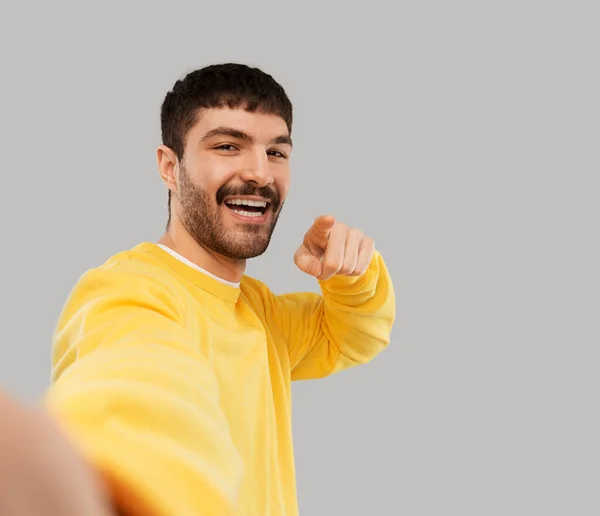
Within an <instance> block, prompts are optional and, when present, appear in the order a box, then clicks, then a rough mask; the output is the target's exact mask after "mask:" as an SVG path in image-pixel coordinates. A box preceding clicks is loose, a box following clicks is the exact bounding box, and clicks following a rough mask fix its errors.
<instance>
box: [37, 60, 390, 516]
mask: <svg viewBox="0 0 600 516" xmlns="http://www.w3.org/2000/svg"><path fill="white" fill-rule="evenodd" d="M161 123H162V135H163V145H161V146H160V147H159V148H158V151H157V161H158V168H159V171H160V175H161V177H162V180H163V181H164V183H165V185H166V187H167V188H168V191H169V222H168V225H167V230H166V232H165V234H164V235H163V236H162V237H161V238H160V239H159V240H158V242H157V243H150V242H143V243H141V244H139V245H137V246H136V247H134V248H133V249H131V250H128V251H124V252H122V253H119V254H117V255H116V256H113V257H111V258H110V259H109V260H108V261H106V262H105V263H104V264H103V265H102V266H99V267H97V268H94V269H92V270H90V271H88V272H86V273H85V274H84V275H83V276H82V277H81V278H80V280H79V282H78V283H77V285H76V286H75V288H74V289H73V291H72V293H71V295H70V296H69V299H68V300H67V303H66V305H65V307H64V310H63V312H62V314H61V317H60V319H59V321H58V325H57V329H56V335H55V341H54V347H53V377H52V378H53V385H52V387H51V388H50V389H49V391H48V393H47V396H46V397H45V406H46V408H47V410H48V411H49V413H50V414H51V415H52V416H53V420H55V421H56V422H57V424H58V426H59V427H60V428H61V429H62V431H63V432H64V433H65V435H66V436H68V438H69V440H70V441H69V442H72V443H73V446H74V448H75V449H76V450H77V453H78V454H80V456H81V457H82V459H84V461H83V462H84V463H85V464H89V465H90V466H91V468H90V470H91V471H92V473H90V475H91V476H92V480H90V481H89V482H88V483H87V484H86V485H88V486H89V485H96V484H94V482H95V480H94V475H96V476H97V477H98V478H99V479H101V480H102V484H99V483H98V484H97V485H98V486H100V487H102V488H105V489H106V492H107V496H108V499H109V500H110V501H111V504H112V507H113V509H111V510H113V511H114V513H115V514H127V515H138V514H139V515H144V516H147V515H150V516H153V515H155V516H188V515H189V516H191V515H204V514H207V515H244V516H246V515H248V516H249V515H256V516H258V515H260V516H271V515H272V516H274V515H278V516H293V515H297V514H298V512H297V511H298V509H297V500H296V484H295V474H294V457H293V450H292V425H291V417H290V416H291V381H293V380H303V379H316V378H323V377H325V376H328V375H331V374H333V373H335V372H337V371H340V370H343V369H346V368H348V367H351V366H354V365H357V364H364V363H367V362H368V361H370V360H371V359H372V358H373V357H375V356H376V355H377V354H378V353H379V352H380V351H381V350H382V349H384V348H385V347H386V345H387V344H388V342H389V338H390V331H391V328H392V324H393V321H394V317H395V301H394V291H393V286H392V282H391V280H390V277H389V274H388V271H387V269H386V267H385V264H384V262H383V259H382V257H381V255H380V254H379V253H378V251H376V250H375V248H374V244H373V241H372V240H371V239H370V238H368V237H366V236H365V235H363V233H362V232H361V231H359V230H357V229H352V228H348V227H347V226H345V225H344V224H342V223H340V222H338V221H336V220H335V218H334V217H332V216H319V217H317V218H316V219H315V221H314V224H313V225H312V226H311V227H310V228H309V229H308V230H307V232H306V234H305V235H304V238H303V240H302V239H301V240H300V241H299V247H298V250H297V252H296V254H295V257H294V259H295V263H296V265H297V266H298V268H299V269H300V270H301V271H303V272H305V273H307V274H310V275H311V276H314V277H315V278H316V280H317V281H318V282H319V284H320V288H321V294H320V295H318V294H316V293H293V294H286V295H275V294H273V293H272V292H271V291H270V290H269V289H268V288H267V287H266V286H265V285H264V284H263V283H261V282H260V281H258V280H256V279H253V278H250V277H248V276H246V275H245V274H244V271H245V266H246V260H247V259H249V258H253V257H256V256H259V255H261V254H263V253H264V252H265V250H266V249H267V247H268V245H269V241H270V238H271V234H272V232H273V229H274V227H275V225H276V222H277V219H278V217H279V215H280V213H281V210H282V207H283V205H284V202H285V199H286V196H287V193H288V189H289V187H290V155H291V152H292V140H291V129H292V106H291V103H290V101H289V99H288V97H287V95H286V93H285V91H284V90H283V88H282V87H281V86H280V85H279V84H278V83H277V82H275V80H274V79H273V78H272V77H271V76H270V75H267V74H265V73H263V72H262V71H260V70H258V69H256V68H250V67H247V66H244V65H237V64H224V65H213V66H208V67H206V68H204V69H201V70H197V71H195V72H192V73H190V74H189V75H187V76H186V77H185V78H184V79H183V80H181V81H178V82H177V83H176V84H175V86H174V88H173V90H172V91H171V92H169V93H168V95H167V96H166V98H165V100H164V103H163V106H162V110H161ZM88 490H89V489H88ZM92 491H93V489H92ZM89 496H92V495H89Z"/></svg>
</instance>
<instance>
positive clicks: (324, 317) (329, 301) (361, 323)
mask: <svg viewBox="0 0 600 516" xmlns="http://www.w3.org/2000/svg"><path fill="white" fill-rule="evenodd" d="M319 284H320V287H321V292H322V295H318V294H316V293H294V294H286V295H282V296H274V300H273V308H274V314H273V318H272V320H279V321H281V322H280V325H281V331H282V334H283V335H284V338H285V339H286V341H287V343H288V351H289V356H290V365H291V368H292V380H306V379H315V378H323V377H325V376H328V375H330V374H333V373H335V372H338V371H341V370H343V369H347V368H349V367H353V366H355V365H358V364H365V363H367V362H369V361H370V360H371V359H373V358H374V357H375V356H376V355H378V354H379V353H380V352H381V351H382V350H383V349H384V348H385V347H386V346H387V345H388V343H389V341H390V332H391V329H392V325H393V323H394V318H395V311H396V309H395V297H394V289H393V285H392V281H391V278H390V275H389V273H388V270H387V268H386V266H385V263H384V261H383V258H382V257H381V255H380V254H379V253H378V252H375V253H374V254H373V257H372V259H371V261H370V262H369V265H368V268H367V270H366V271H365V272H364V273H363V274H362V275H361V276H342V275H334V276H332V277H330V278H329V279H326V280H321V281H319Z"/></svg>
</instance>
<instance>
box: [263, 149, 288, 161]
mask: <svg viewBox="0 0 600 516" xmlns="http://www.w3.org/2000/svg"><path fill="white" fill-rule="evenodd" d="M267 154H268V155H269V156H274V157H275V158H279V159H285V158H287V156H286V155H285V154H284V153H283V152H281V151H278V150H275V149H272V150H270V151H267Z"/></svg>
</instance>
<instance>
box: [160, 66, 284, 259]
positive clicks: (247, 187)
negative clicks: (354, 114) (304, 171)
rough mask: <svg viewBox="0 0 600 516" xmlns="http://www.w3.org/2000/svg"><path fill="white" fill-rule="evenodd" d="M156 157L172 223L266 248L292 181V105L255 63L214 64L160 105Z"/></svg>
mask: <svg viewBox="0 0 600 516" xmlns="http://www.w3.org/2000/svg"><path fill="white" fill-rule="evenodd" d="M161 129H162V140H163V143H162V145H161V146H160V147H159V148H158V151H157V158H158V165H159V170H160V173H161V177H162V179H163V181H164V183H165V184H166V186H167V188H168V189H169V195H168V209H169V220H168V223H167V227H168V228H169V227H170V226H171V225H172V224H174V223H176V224H180V225H182V226H183V227H184V228H185V230H186V231H187V232H188V233H189V234H190V235H191V236H192V237H193V238H194V239H195V240H196V241H197V242H198V243H199V244H200V245H201V246H203V247H204V248H206V249H208V250H210V251H212V252H215V253H218V254H220V255H222V256H224V257H226V258H232V259H239V260H243V259H247V258H252V257H255V256H259V255H260V254H262V253H264V251H265V250H266V249H267V247H268V245H269V242H270V239H271V235H272V233H273V230H274V229H275V225H276V223H277V220H278V217H279V214H280V213H281V209H282V207H283V204H284V202H285V198H286V196H287V192H288V188H289V183H290V164H289V159H290V155H291V151H292V142H291V130H292V105H291V102H290V100H289V99H288V97H287V95H286V93H285V91H284V89H283V88H282V87H281V86H280V85H279V84H278V83H277V82H276V81H275V80H274V79H273V77H271V76H270V75H268V74H266V73H264V72H262V71H261V70H259V69H257V68H250V67H248V66H245V65H241V64H222V65H211V66H207V67H205V68H202V69H200V70H196V71H194V72H191V73H189V74H188V75H187V76H186V77H185V78H183V79H182V80H179V81H177V82H176V83H175V85H174V87H173V89H172V90H171V91H170V92H169V93H168V94H167V96H166V98H165V100H164V102H163V105H162V108H161Z"/></svg>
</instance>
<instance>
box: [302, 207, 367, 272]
mask: <svg viewBox="0 0 600 516" xmlns="http://www.w3.org/2000/svg"><path fill="white" fill-rule="evenodd" d="M374 252H375V243H374V242H373V240H372V239H370V238H369V237H366V236H364V235H363V233H362V231H360V230H358V229H355V228H349V227H348V226H347V225H346V224H342V223H340V222H337V221H336V220H335V218H334V217H332V216H331V215H322V216H320V217H317V219H316V220H315V222H314V223H313V225H312V226H311V227H310V229H309V230H308V231H307V232H306V234H305V235H304V241H303V242H302V245H301V246H300V247H299V248H298V250H297V251H296V253H295V255H294V263H295V264H296V265H297V266H298V268H299V269H300V270H302V271H304V272H306V273H307V274H310V275H311V276H315V277H316V278H318V279H319V280H327V279H329V278H331V277H332V276H334V275H336V274H337V275H340V276H360V275H362V274H364V272H365V271H366V270H367V268H368V266H369V263H370V262H371V259H372V258H373V253H374Z"/></svg>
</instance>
